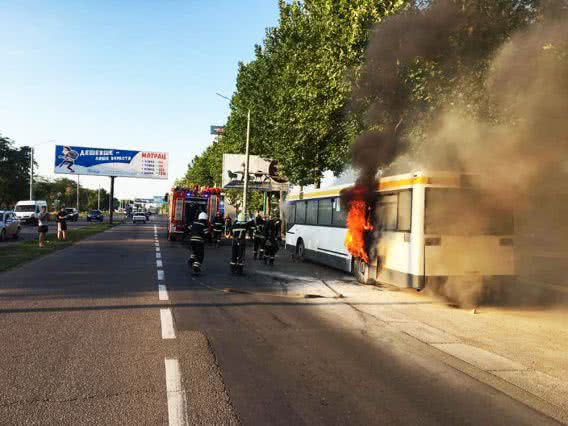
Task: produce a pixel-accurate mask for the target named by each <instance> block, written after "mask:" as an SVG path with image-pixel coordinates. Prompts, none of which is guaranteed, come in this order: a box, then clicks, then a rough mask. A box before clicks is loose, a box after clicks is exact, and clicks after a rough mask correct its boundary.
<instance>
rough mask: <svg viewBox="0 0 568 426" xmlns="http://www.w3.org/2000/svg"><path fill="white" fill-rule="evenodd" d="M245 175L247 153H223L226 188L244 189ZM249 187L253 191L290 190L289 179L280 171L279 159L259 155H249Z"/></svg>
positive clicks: (224, 185)
mask: <svg viewBox="0 0 568 426" xmlns="http://www.w3.org/2000/svg"><path fill="white" fill-rule="evenodd" d="M244 176H245V155H243V154H223V181H222V185H223V188H225V189H242V188H243V185H244ZM249 189H250V190H251V191H263V192H264V191H288V179H287V178H286V177H284V176H281V175H280V173H279V171H278V161H276V160H266V159H264V158H262V157H259V156H258V155H250V156H249Z"/></svg>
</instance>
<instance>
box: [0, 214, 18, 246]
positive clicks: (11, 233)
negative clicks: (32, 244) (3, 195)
mask: <svg viewBox="0 0 568 426" xmlns="http://www.w3.org/2000/svg"><path fill="white" fill-rule="evenodd" d="M21 230H22V227H21V226H20V221H19V220H18V217H17V216H16V213H14V212H13V211H1V210H0V241H5V240H6V239H8V238H13V239H17V238H18V237H19V236H20V231H21Z"/></svg>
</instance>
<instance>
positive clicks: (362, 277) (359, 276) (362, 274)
mask: <svg viewBox="0 0 568 426" xmlns="http://www.w3.org/2000/svg"><path fill="white" fill-rule="evenodd" d="M352 271H353V276H354V277H355V279H356V280H357V281H358V282H360V283H361V284H371V281H372V280H370V279H369V265H367V263H366V262H365V261H364V260H362V259H361V258H360V257H357V258H354V259H353V266H352Z"/></svg>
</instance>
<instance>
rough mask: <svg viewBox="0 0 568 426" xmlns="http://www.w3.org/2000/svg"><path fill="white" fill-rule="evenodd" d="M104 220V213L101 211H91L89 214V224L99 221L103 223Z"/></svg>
mask: <svg viewBox="0 0 568 426" xmlns="http://www.w3.org/2000/svg"><path fill="white" fill-rule="evenodd" d="M103 219H104V216H103V213H102V212H101V211H100V210H91V211H90V212H89V213H87V222H91V221H93V220H97V221H99V222H102V221H103Z"/></svg>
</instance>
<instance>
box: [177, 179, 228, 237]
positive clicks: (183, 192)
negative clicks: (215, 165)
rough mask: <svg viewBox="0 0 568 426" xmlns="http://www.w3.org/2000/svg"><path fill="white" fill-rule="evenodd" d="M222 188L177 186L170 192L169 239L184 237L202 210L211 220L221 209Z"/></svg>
mask: <svg viewBox="0 0 568 426" xmlns="http://www.w3.org/2000/svg"><path fill="white" fill-rule="evenodd" d="M220 200H221V189H220V188H216V187H214V188H211V187H199V186H194V187H192V188H182V187H175V188H172V190H171V191H170V194H169V206H170V209H169V210H170V212H169V219H168V240H170V241H175V240H181V239H183V238H184V237H185V236H186V235H187V233H188V226H190V225H191V224H192V223H193V221H194V220H196V219H197V216H198V215H199V213H201V212H205V213H207V216H208V220H209V222H211V221H212V220H213V218H214V217H215V215H216V214H217V212H219V211H220V205H221V203H220Z"/></svg>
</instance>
